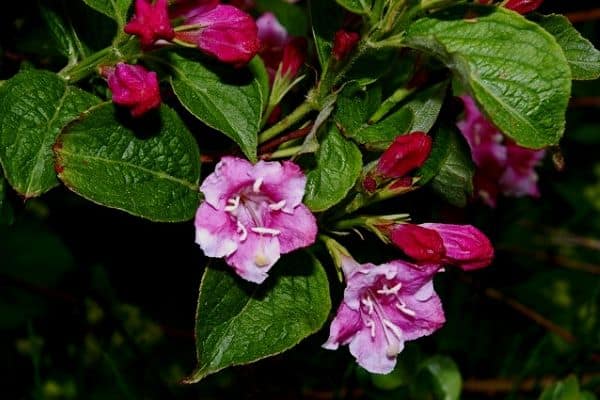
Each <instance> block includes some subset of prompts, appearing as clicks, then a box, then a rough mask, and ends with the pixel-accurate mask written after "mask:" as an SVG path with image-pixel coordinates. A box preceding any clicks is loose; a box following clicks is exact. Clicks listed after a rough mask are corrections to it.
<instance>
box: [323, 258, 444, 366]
mask: <svg viewBox="0 0 600 400" xmlns="http://www.w3.org/2000/svg"><path fill="white" fill-rule="evenodd" d="M439 268H440V266H439V265H437V264H427V265H420V266H416V265H413V264H410V263H407V262H404V261H401V260H396V261H391V262H389V263H387V264H382V265H373V264H363V265H360V264H358V263H356V261H354V260H353V259H351V258H350V257H346V258H345V259H344V260H343V269H344V274H345V275H346V282H347V286H346V290H345V291H344V300H343V301H342V304H341V305H340V306H339V308H338V311H337V314H336V316H335V318H334V320H333V322H332V323H331V327H330V334H329V339H328V340H327V342H326V343H325V344H324V345H323V347H324V348H326V349H330V350H336V349H337V348H338V347H339V346H340V345H345V344H348V345H349V348H350V353H351V354H352V355H353V356H354V357H355V358H356V361H357V362H358V364H359V365H360V366H361V367H363V368H365V369H366V370H367V371H369V372H373V373H378V374H386V373H389V372H391V371H392V370H393V369H394V366H395V365H396V356H397V355H398V353H400V352H401V351H402V349H403V348H404V342H405V341H408V340H415V339H417V338H420V337H421V336H427V335H430V334H431V333H433V332H434V331H435V330H437V329H438V328H440V327H441V326H442V325H443V324H444V322H445V318H444V311H443V310H442V303H441V301H440V298H439V297H438V296H437V294H436V293H435V291H434V289H433V275H434V274H435V273H436V272H437V271H438V270H439Z"/></svg>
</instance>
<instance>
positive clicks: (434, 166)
mask: <svg viewBox="0 0 600 400" xmlns="http://www.w3.org/2000/svg"><path fill="white" fill-rule="evenodd" d="M474 173H475V167H474V165H473V162H472V161H471V153H470V150H469V148H468V146H467V144H466V143H465V142H464V140H462V138H461V137H460V136H459V134H457V133H456V132H455V131H454V130H451V129H449V128H444V127H442V128H440V129H439V130H438V131H437V132H436V134H435V137H434V141H433V147H432V149H431V154H430V155H429V158H428V159H427V161H426V162H425V164H424V165H423V166H422V167H421V168H420V169H419V173H418V174H417V175H419V176H420V177H421V179H420V180H419V182H418V184H419V185H425V184H426V183H428V182H430V181H431V187H432V189H433V190H434V191H435V192H436V193H438V194H439V195H440V196H441V197H442V198H443V199H445V200H446V201H448V202H449V203H450V204H452V205H455V206H458V207H464V206H466V205H467V200H468V199H469V197H470V196H471V194H472V193H473V175H474Z"/></svg>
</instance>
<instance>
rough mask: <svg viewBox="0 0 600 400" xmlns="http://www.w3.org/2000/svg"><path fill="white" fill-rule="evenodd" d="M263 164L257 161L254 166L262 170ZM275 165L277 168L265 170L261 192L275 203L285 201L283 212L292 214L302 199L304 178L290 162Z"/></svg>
mask: <svg viewBox="0 0 600 400" xmlns="http://www.w3.org/2000/svg"><path fill="white" fill-rule="evenodd" d="M264 164H266V162H265V161H259V162H258V164H256V165H257V168H260V169H263V168H264ZM270 164H275V163H270ZM276 165H277V168H275V167H270V168H268V169H265V171H264V173H263V176H264V183H263V190H264V191H265V192H266V193H268V194H269V195H270V196H271V198H272V199H274V200H275V201H281V200H285V201H286V204H285V207H284V208H283V210H284V211H286V212H292V211H293V209H294V208H295V207H296V206H297V205H298V204H300V203H301V202H302V197H304V188H305V186H306V176H305V175H304V173H303V172H302V170H301V169H300V167H299V166H298V165H297V164H295V163H293V162H291V161H284V162H282V163H281V164H279V163H276Z"/></svg>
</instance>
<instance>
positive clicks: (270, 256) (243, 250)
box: [225, 232, 281, 283]
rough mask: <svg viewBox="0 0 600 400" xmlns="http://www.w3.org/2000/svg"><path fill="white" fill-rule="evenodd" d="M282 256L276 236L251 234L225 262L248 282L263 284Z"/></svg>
mask: <svg viewBox="0 0 600 400" xmlns="http://www.w3.org/2000/svg"><path fill="white" fill-rule="evenodd" d="M280 255H281V253H280V250H279V240H277V238H276V237H275V236H265V235H259V234H256V233H253V232H251V233H249V234H248V237H247V238H246V240H245V241H244V242H243V243H239V244H238V248H237V250H236V251H235V252H234V253H233V254H231V255H230V256H229V257H227V258H226V260H225V261H227V264H229V265H231V266H232V267H233V268H234V269H235V272H236V273H237V274H238V275H239V276H241V277H242V278H244V279H246V280H247V281H250V282H254V283H262V282H263V281H264V280H265V279H266V278H267V276H268V274H267V272H269V270H270V269H271V267H272V266H273V265H274V264H275V263H276V262H277V260H279V257H280Z"/></svg>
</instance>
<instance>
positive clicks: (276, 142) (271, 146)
mask: <svg viewBox="0 0 600 400" xmlns="http://www.w3.org/2000/svg"><path fill="white" fill-rule="evenodd" d="M311 128H312V124H309V125H307V126H305V127H304V128H300V129H297V130H295V131H292V132H290V133H287V134H285V135H283V136H280V137H277V138H274V139H272V140H270V141H268V142H267V143H265V144H263V145H262V146H260V147H259V148H258V154H265V153H270V152H272V151H273V150H275V149H277V148H278V147H279V146H281V145H282V144H283V143H286V142H289V141H290V140H294V139H299V138H301V137H304V136H306V135H308V134H309V132H310V130H311Z"/></svg>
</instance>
